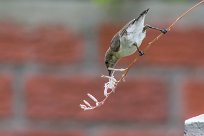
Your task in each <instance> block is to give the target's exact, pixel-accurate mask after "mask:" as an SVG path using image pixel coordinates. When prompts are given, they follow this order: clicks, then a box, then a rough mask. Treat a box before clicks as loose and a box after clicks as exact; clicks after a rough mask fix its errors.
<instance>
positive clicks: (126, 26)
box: [119, 19, 136, 36]
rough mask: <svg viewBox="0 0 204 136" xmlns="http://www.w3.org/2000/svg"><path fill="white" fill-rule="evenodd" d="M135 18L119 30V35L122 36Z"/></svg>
mask: <svg viewBox="0 0 204 136" xmlns="http://www.w3.org/2000/svg"><path fill="white" fill-rule="evenodd" d="M135 20H136V19H133V20H131V21H130V22H128V23H127V24H126V25H125V26H124V27H123V28H122V29H121V30H120V31H119V33H120V35H121V36H123V35H124V34H125V33H127V28H128V27H129V26H130V25H131V24H134V22H135Z"/></svg>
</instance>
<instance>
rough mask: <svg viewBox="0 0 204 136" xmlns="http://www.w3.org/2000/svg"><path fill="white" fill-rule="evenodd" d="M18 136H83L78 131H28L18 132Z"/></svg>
mask: <svg viewBox="0 0 204 136" xmlns="http://www.w3.org/2000/svg"><path fill="white" fill-rule="evenodd" d="M18 136H84V134H82V133H81V132H78V131H66V132H63V131H52V130H50V131H30V132H20V133H18Z"/></svg>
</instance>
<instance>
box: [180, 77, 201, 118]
mask: <svg viewBox="0 0 204 136" xmlns="http://www.w3.org/2000/svg"><path fill="white" fill-rule="evenodd" d="M203 90H204V80H199V79H192V80H188V81H186V82H185V85H184V88H183V95H184V98H183V100H184V104H185V107H184V109H185V110H184V113H185V114H184V115H185V118H186V119H187V118H190V117H193V116H197V115H200V114H203V113H204V106H203V99H204V91H203Z"/></svg>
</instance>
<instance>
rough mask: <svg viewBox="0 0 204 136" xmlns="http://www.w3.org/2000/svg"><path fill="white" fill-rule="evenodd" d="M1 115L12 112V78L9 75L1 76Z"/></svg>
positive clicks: (4, 115)
mask: <svg viewBox="0 0 204 136" xmlns="http://www.w3.org/2000/svg"><path fill="white" fill-rule="evenodd" d="M0 103H1V104H0V117H6V116H9V114H11V80H10V78H9V77H8V76H4V75H1V76H0Z"/></svg>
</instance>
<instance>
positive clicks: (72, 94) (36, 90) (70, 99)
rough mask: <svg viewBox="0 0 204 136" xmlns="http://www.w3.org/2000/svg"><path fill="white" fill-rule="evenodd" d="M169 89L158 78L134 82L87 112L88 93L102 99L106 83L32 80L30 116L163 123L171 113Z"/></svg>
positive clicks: (76, 79) (28, 92)
mask: <svg viewBox="0 0 204 136" xmlns="http://www.w3.org/2000/svg"><path fill="white" fill-rule="evenodd" d="M165 85H166V84H165V83H164V82H163V81H161V80H158V79H157V78H155V79H154V78H152V79H151V78H140V79H136V78H130V79H128V80H127V81H126V82H125V83H121V84H120V85H119V86H118V88H117V90H116V93H115V94H113V95H112V96H111V97H110V98H109V99H108V100H107V102H106V103H105V105H103V106H102V107H100V108H98V109H96V110H93V111H85V112H84V111H82V110H81V109H80V108H79V104H80V103H81V102H82V100H83V99H86V100H89V99H88V97H87V96H86V93H87V92H89V93H91V94H93V95H95V96H96V97H97V98H98V97H99V98H101V96H102V95H103V86H104V79H101V78H100V79H99V78H94V77H89V76H81V77H79V76H76V77H69V78H62V77H55V76H49V75H47V76H46V75H44V76H43V75H41V76H40V75H39V76H32V77H30V78H29V79H28V82H27V87H26V98H27V115H28V116H29V117H30V118H33V119H65V118H66V119H77V120H89V121H90V120H93V121H94V120H95V121H97V120H101V121H104V120H107V121H114V120H121V121H141V122H163V121H165V120H166V119H167V112H168V111H167V109H168V107H167V104H168V102H167V101H168V100H167V88H166V86H165ZM121 111H122V112H121ZM150 111H151V112H150Z"/></svg>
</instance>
